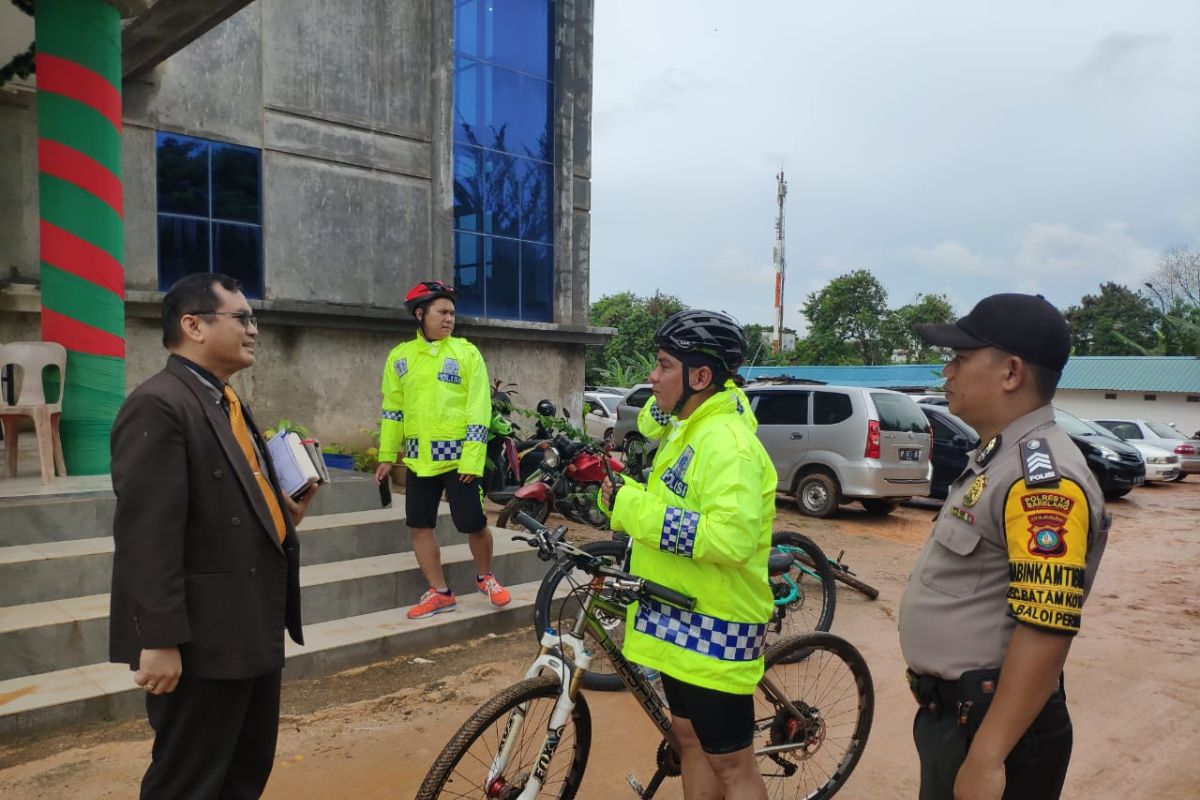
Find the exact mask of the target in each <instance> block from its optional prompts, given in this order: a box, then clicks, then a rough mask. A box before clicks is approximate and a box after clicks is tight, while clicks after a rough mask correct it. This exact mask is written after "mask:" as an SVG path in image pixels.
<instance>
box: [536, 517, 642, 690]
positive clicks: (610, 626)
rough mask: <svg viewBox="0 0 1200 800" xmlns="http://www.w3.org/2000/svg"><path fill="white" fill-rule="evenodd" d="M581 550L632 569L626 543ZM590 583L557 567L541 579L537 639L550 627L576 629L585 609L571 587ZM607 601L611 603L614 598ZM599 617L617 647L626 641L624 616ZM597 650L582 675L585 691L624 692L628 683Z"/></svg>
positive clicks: (607, 543)
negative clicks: (568, 577) (624, 681)
mask: <svg viewBox="0 0 1200 800" xmlns="http://www.w3.org/2000/svg"><path fill="white" fill-rule="evenodd" d="M579 549H580V550H583V551H585V552H587V553H590V554H591V555H594V556H599V557H601V558H603V559H605V560H606V561H608V562H609V563H611V564H612V565H613V566H615V567H617V568H618V569H622V570H623V569H626V568H627V567H628V566H629V564H628V563H627V562H626V542H624V541H616V540H613V539H608V540H603V541H597V542H588V543H587V544H584V545H580V547H579ZM591 580H592V576H591V575H588V574H587V573H586V572H584V571H583V570H580V569H575V570H572V572H571V580H567V574H566V573H564V572H563V571H562V568H561V567H559V566H558V565H555V567H554V568H553V569H552V570H550V571H549V572H547V573H546V577H545V578H543V579H542V585H541V586H540V587H538V593H537V599H536V600H535V601H534V604H533V632H534V634H535V635H536V636H537V637H538V639H541V637H542V631H544V630H546V628H547V627H552V628H557V629H558V630H560V631H563V630H566V631H569V630H571V629H572V628H573V627H574V626H575V620H576V619H578V618H579V615H580V614H581V613H582V611H583V609H582V607H581V606H580V605H579V595H578V594H577V593H574V592H571V588H572V586H577V585H581V584H582V585H586V584H587V583H590V582H591ZM606 599H608V600H612V598H611V597H609V598H606ZM559 602H561V605H560V606H558V607H555V603H559ZM596 618H597V619H598V620H599V621H600V624H601V625H603V626H604V630H605V631H607V632H608V635H609V637H610V638H611V639H612V640H613V641H614V642H616V643H617V645H618V646H619V645H621V643H622V642H624V641H625V617H624V615H621V616H617V615H614V614H606V613H605V612H603V611H599V610H598V611H597V612H596ZM595 649H596V653H595V655H594V656H593V657H592V666H591V667H590V668H589V669H588V671H587V673H586V674H585V675H584V676H583V688H585V689H591V690H594V691H600V692H617V691H620V690H622V689H624V688H625V684H623V683H621V679H620V677H618V676H617V672H616V670H615V669H614V668H613V665H612V662H611V661H609V660H608V655H607V654H605V652H604V651H603V650H601V649H600V648H599V647H597V648H595ZM565 658H566V660H567V662H568V663H571V658H570V654H567V655H566V656H565Z"/></svg>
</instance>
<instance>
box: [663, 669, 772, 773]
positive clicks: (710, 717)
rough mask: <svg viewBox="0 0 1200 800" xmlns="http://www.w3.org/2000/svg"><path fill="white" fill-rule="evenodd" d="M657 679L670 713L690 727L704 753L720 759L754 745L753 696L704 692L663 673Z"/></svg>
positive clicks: (700, 688)
mask: <svg viewBox="0 0 1200 800" xmlns="http://www.w3.org/2000/svg"><path fill="white" fill-rule="evenodd" d="M661 677H662V685H663V691H664V692H665V693H666V695H667V705H668V706H670V708H671V713H672V714H673V715H674V716H676V717H683V718H684V719H686V720H688V721H689V722H691V723H692V727H693V728H695V730H696V738H698V739H699V740H700V747H701V748H703V749H704V752H706V753H711V754H713V755H715V756H720V755H725V754H726V753H733V752H736V751H738V750H743V749H745V748H747V747H749V746H750V745H752V744H754V695H752V694H729V693H728V692H718V691H717V690H716V689H706V688H704V687H703V686H696V685H695V684H691V683H684V682H683V681H681V680H679V679H678V678H672V677H671V676H670V675H668V674H666V673H665V672H664V673H662V675H661Z"/></svg>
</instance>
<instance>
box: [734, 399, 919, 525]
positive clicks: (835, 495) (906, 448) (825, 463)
mask: <svg viewBox="0 0 1200 800" xmlns="http://www.w3.org/2000/svg"><path fill="white" fill-rule="evenodd" d="M745 392H746V396H747V397H748V398H749V399H750V402H751V405H752V408H753V409H754V414H755V416H756V417H757V418H758V438H759V439H760V440H761V441H762V443H763V446H764V447H765V448H766V450H767V453H768V455H770V457H771V462H772V463H773V464H774V465H775V471H776V472H777V473H778V474H779V486H778V488H779V491H780V492H786V493H788V494H791V495H792V496H794V497H795V498H796V502H797V503H798V504H799V506H800V510H801V511H802V512H803V513H805V514H808V515H809V516H813V517H828V516H830V515H832V514H833V513H834V512H835V511H837V508H838V505H839V504H840V503H846V502H851V501H855V500H857V501H858V502H859V503H861V504H862V506H863V508H865V509H866V510H867V511H868V512H870V513H872V514H878V515H883V514H889V513H891V512H892V510H893V509H895V508H896V506H898V505H899V504H900V503H901V502H902V501H903V500H906V499H908V498H909V497H914V496H924V495H927V494H929V480H930V466H929V448H930V442H931V436H930V426H929V421H928V420H927V419H926V418H925V415H924V414H922V413H921V409H919V408H918V407H917V404H916V403H914V402H913V401H912V398H910V397H908V396H907V395H904V394H901V393H900V392H893V391H890V390H887V389H866V388H862V387H857V386H809V385H782V386H777V385H771V384H755V385H751V386H747V387H746V388H745Z"/></svg>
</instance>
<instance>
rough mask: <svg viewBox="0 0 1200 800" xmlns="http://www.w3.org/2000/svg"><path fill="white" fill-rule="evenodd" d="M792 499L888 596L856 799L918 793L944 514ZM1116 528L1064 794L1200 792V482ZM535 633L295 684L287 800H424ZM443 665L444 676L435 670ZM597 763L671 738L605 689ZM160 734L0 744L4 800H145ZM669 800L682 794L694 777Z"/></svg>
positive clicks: (285, 768) (1121, 507) (1083, 653)
mask: <svg viewBox="0 0 1200 800" xmlns="http://www.w3.org/2000/svg"><path fill="white" fill-rule="evenodd" d="M793 509H794V506H793V505H792V504H791V503H790V502H788V501H785V500H783V499H781V500H780V503H779V519H778V523H777V527H778V528H779V529H789V528H790V529H797V530H801V531H803V532H806V533H807V534H809V535H810V536H811V537H812V538H814V539H815V540H816V541H817V542H818V544H820V545H821V547H822V548H823V549H825V550H826V552H827V553H828V554H829V555H831V556H836V555H837V554H838V553H840V552H841V551H843V550H844V551H845V561H846V562H848V563H849V564H850V566H851V567H852V568H853V569H854V570H855V571H856V572H857V573H858V574H859V575H861V576H862V577H863V578H864V579H865V580H866V581H868V582H869V583H872V584H874V585H875V586H877V587H878V588H879V589H880V590H881V594H880V597H879V599H878V600H877V601H875V602H871V601H868V600H866V599H865V598H863V597H861V596H860V595H858V594H857V593H855V592H853V591H850V590H848V589H845V588H843V589H842V590H840V591H839V594H838V605H837V613H836V618H835V620H834V626H833V630H834V632H835V633H838V634H840V635H841V636H843V637H845V638H847V639H849V640H850V641H851V642H853V643H854V644H855V645H856V646H857V647H858V648H859V649H860V650H861V651H862V653H863V655H864V656H865V657H866V659H867V662H868V664H869V665H870V667H871V671H872V675H873V677H874V681H875V692H876V696H875V703H876V708H875V723H874V727H873V728H872V730H871V734H870V739H869V741H868V743H867V747H866V752H865V754H864V756H863V758H862V761H861V762H860V763H859V765H858V768H857V770H856V771H855V772H854V774H853V775H852V776H851V778H850V780H849V782H848V783H847V785H846V787H845V788H844V789H843V790H842V792H841V793H840V797H844V798H846V799H847V800H853V799H854V798H899V797H915V795H916V786H917V781H916V776H917V768H916V754H915V752H914V750H913V745H912V739H911V727H912V715H913V711H914V706H913V702H912V699H911V697H910V696H909V694H908V690H907V688H906V686H905V683H904V678H903V670H904V663H903V661H902V659H901V657H900V648H899V643H898V641H897V635H896V609H897V604H898V602H899V597H900V593H901V591H902V590H903V587H904V583H905V580H906V579H907V575H908V572H909V569H910V567H911V565H912V562H913V559H914V557H915V555H916V552H917V550H918V548H919V546H920V544H921V542H922V541H923V540H924V538H925V536H926V535H927V534H928V530H929V522H930V518H931V517H932V514H933V507H932V506H930V507H904V508H901V509H899V510H898V511H896V512H895V513H894V514H893V515H892V516H890V517H888V518H884V519H878V518H872V517H868V516H867V515H865V514H864V513H862V512H861V511H860V510H858V508H857V507H856V506H847V507H844V508H843V509H842V510H841V512H840V513H839V514H838V515H837V516H836V517H835V518H834V519H832V520H828V521H819V520H811V519H808V518H805V517H801V516H800V515H799V514H797V513H796V512H795V511H794V510H793ZM1110 509H1111V510H1112V512H1113V515H1114V517H1115V524H1114V528H1113V532H1112V535H1111V538H1110V543H1109V548H1108V552H1107V554H1106V556H1105V559H1104V563H1103V565H1102V567H1101V570H1100V574H1099V576H1098V578H1097V580H1096V584H1095V588H1094V590H1093V593H1092V596H1091V599H1090V600H1089V602H1088V605H1087V608H1086V609H1085V611H1084V628H1083V632H1082V633H1081V634H1080V636H1079V637H1078V638H1077V640H1076V642H1075V644H1074V646H1073V648H1072V651H1071V656H1070V660H1069V661H1068V664H1067V682H1066V685H1067V694H1068V698H1069V704H1070V708H1071V713H1072V716H1073V717H1074V720H1075V753H1074V757H1073V760H1072V764H1071V770H1070V774H1069V775H1068V777H1067V785H1066V790H1065V796H1066V797H1087V798H1156V800H1171V799H1172V798H1179V800H1183V798H1195V797H1197V796H1198V795H1200V788H1198V787H1200V759H1198V758H1197V757H1196V755H1195V751H1196V749H1197V746H1198V745H1200V670H1197V664H1198V663H1200V661H1198V660H1197V655H1198V654H1200V596H1198V594H1200V593H1198V592H1197V588H1198V584H1200V581H1198V579H1197V576H1198V575H1200V531H1198V530H1197V519H1200V479H1197V478H1191V479H1189V480H1188V481H1185V482H1183V483H1178V484H1171V485H1152V486H1148V487H1146V488H1143V489H1139V490H1137V491H1135V492H1134V493H1133V494H1131V495H1130V496H1129V497H1128V498H1127V499H1125V500H1119V501H1116V502H1114V503H1112V504H1110ZM534 650H535V644H534V639H533V635H532V631H531V630H530V631H525V630H522V631H517V632H514V633H510V634H506V635H503V636H494V635H492V636H489V637H487V638H486V639H484V640H481V641H476V642H469V643H465V644H463V645H457V646H454V647H449V648H444V649H441V650H437V651H434V652H430V653H427V654H425V655H424V656H423V657H422V659H421V660H419V661H418V660H416V659H414V658H412V657H409V658H401V659H396V660H394V661H391V662H387V663H383V664H376V665H372V666H370V667H366V668H361V669H357V670H352V671H349V672H345V673H341V674H338V675H334V676H330V677H326V678H322V679H317V680H311V681H304V682H300V683H295V684H289V685H288V686H287V687H285V690H284V717H283V721H282V724H281V730H280V739H279V749H278V755H277V760H276V764H275V770H274V772H273V774H272V778H271V783H270V785H269V786H268V788H267V793H266V797H267V798H276V799H277V800H305V798H314V799H315V798H329V797H347V798H356V799H358V798H361V799H362V800H368V799H369V798H403V797H410V796H412V795H413V794H414V792H415V789H416V787H417V785H418V784H419V783H420V780H421V778H422V777H423V775H424V773H425V771H426V770H427V769H428V767H429V765H430V763H431V762H432V760H433V758H434V756H435V755H436V753H437V752H438V751H439V750H440V749H441V747H442V746H443V745H444V744H445V742H446V741H447V740H448V739H449V737H450V736H451V734H452V733H453V732H454V731H455V729H456V728H457V727H458V726H459V725H460V724H461V723H462V721H463V720H465V719H466V717H467V716H468V715H469V714H470V713H471V711H472V710H474V708H475V707H477V706H478V705H479V704H480V703H482V702H483V701H484V700H485V699H487V698H488V697H490V696H492V695H493V694H494V693H495V692H496V691H497V690H498V689H499V688H501V687H502V686H505V685H507V684H508V683H511V682H512V681H513V680H515V679H516V678H518V677H519V675H520V674H521V673H522V672H523V670H524V668H525V666H526V665H527V663H528V661H529V660H530V659H531V658H532V657H533V655H534ZM426 662H429V663H426ZM589 702H590V703H591V707H592V717H593V743H592V752H591V758H590V760H589V764H588V770H587V774H586V776H585V779H584V784H583V787H582V790H581V793H580V796H581V797H582V798H584V799H585V800H592V798H605V799H606V798H618V797H632V792H630V790H629V788H628V786H627V785H626V784H625V780H624V778H625V775H626V774H628V773H629V772H631V771H632V772H634V773H635V774H637V775H638V776H639V777H640V778H641V779H642V780H643V781H645V780H646V779H647V778H648V777H649V776H650V774H651V772H652V771H653V749H654V746H655V745H656V744H657V738H656V737H655V736H653V735H651V734H652V732H651V727H650V723H649V722H648V721H647V720H646V719H645V718H644V717H643V716H642V715H641V713H640V711H638V710H637V708H636V707H635V706H634V704H633V702H632V701H631V700H630V698H629V697H627V696H625V695H624V694H605V693H590V694H589ZM149 755H150V731H149V728H148V727H147V726H146V724H145V722H144V720H136V721H131V722H126V723H121V724H97V725H93V726H89V727H86V728H81V729H76V730H71V731H63V732H58V733H55V734H52V735H45V736H39V737H35V738H26V739H22V740H20V741H10V742H0V797H4V798H6V799H7V798H21V799H22V800H26V799H28V800H43V799H45V800H49V799H50V798H55V800H58V799H59V798H64V799H71V800H74V799H78V800H92V799H93V798H105V797H133V796H136V793H137V785H138V781H139V779H140V776H141V774H142V772H143V771H144V770H145V767H146V765H147V763H148V761H149ZM659 797H662V798H666V799H671V798H679V797H681V793H680V787H679V783H678V781H677V780H676V781H672V782H668V784H666V785H665V786H664V788H663V790H662V791H661V792H660V793H659Z"/></svg>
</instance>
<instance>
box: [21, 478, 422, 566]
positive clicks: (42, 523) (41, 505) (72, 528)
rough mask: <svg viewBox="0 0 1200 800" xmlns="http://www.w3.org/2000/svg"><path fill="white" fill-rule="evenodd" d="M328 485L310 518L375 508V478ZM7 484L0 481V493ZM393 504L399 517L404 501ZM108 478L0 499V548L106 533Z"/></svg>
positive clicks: (65, 481) (112, 501)
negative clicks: (397, 508)
mask: <svg viewBox="0 0 1200 800" xmlns="http://www.w3.org/2000/svg"><path fill="white" fill-rule="evenodd" d="M330 477H331V478H332V480H331V482H330V483H329V484H328V485H326V486H323V487H322V488H321V490H320V491H319V492H317V496H316V498H315V499H314V500H313V503H312V506H310V508H309V514H310V516H320V515H325V514H341V513H345V512H347V511H365V510H371V509H377V508H379V488H378V487H377V486H376V485H375V478H374V476H372V475H367V474H366V473H362V472H350V471H347V470H330ZM6 490H8V484H5V483H0V492H4V491H6ZM399 500H400V502H399V503H398V504H396V503H395V502H393V507H395V506H396V505H399V507H400V511H401V513H403V507H404V498H403V496H402V495H401V496H400V498H399ZM116 504H117V498H116V497H114V496H113V492H112V479H111V478H110V477H109V476H108V475H90V476H85V477H78V478H61V479H58V480H56V481H55V482H54V483H52V484H51V485H49V486H45V487H43V486H41V485H40V483H39V484H37V485H36V486H35V485H31V486H30V491H27V492H20V491H15V492H14V493H13V494H7V495H4V496H0V521H2V523H0V547H7V546H10V545H18V544H34V543H41V542H57V541H64V540H67V539H91V538H95V537H98V536H109V535H111V534H112V520H113V512H114V510H115V509H116Z"/></svg>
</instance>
